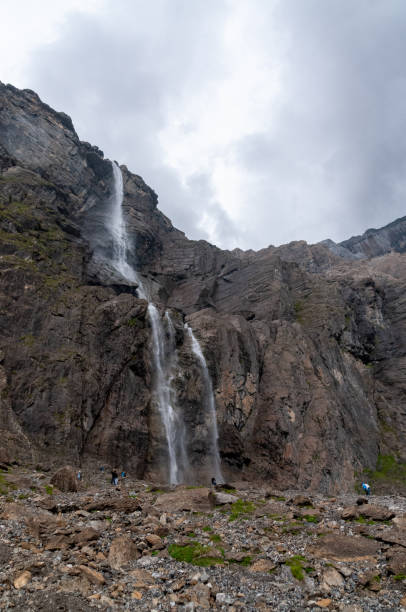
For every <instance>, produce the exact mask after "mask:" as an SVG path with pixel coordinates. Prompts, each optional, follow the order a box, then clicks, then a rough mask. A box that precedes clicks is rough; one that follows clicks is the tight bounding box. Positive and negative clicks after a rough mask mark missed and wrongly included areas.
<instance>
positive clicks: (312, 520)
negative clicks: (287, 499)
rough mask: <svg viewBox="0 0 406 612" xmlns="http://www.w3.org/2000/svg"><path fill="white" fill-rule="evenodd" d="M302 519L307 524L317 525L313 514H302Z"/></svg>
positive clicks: (316, 519)
mask: <svg viewBox="0 0 406 612" xmlns="http://www.w3.org/2000/svg"><path fill="white" fill-rule="evenodd" d="M303 519H304V520H305V521H307V522H308V523H318V522H319V519H318V517H317V516H316V515H315V514H304V515H303Z"/></svg>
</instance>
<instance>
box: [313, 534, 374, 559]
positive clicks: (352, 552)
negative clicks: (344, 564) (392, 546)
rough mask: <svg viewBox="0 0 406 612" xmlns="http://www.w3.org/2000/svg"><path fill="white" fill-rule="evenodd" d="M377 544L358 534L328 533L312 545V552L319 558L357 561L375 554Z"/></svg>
mask: <svg viewBox="0 0 406 612" xmlns="http://www.w3.org/2000/svg"><path fill="white" fill-rule="evenodd" d="M378 549H379V544H378V542H376V541H375V540H369V539H367V538H363V537H359V536H354V537H350V536H346V535H340V534H328V535H326V536H325V537H324V538H321V541H320V542H317V543H316V545H315V546H314V547H311V550H312V552H313V554H314V555H315V556H317V557H319V558H324V559H332V560H335V561H357V560H361V559H368V558H373V557H375V556H376V554H377V552H378Z"/></svg>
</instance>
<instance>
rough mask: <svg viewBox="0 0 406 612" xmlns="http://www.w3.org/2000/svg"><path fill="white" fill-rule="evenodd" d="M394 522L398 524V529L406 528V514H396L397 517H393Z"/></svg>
mask: <svg viewBox="0 0 406 612" xmlns="http://www.w3.org/2000/svg"><path fill="white" fill-rule="evenodd" d="M392 523H393V524H394V525H396V527H397V528H398V529H406V514H403V515H402V516H395V518H393V519H392Z"/></svg>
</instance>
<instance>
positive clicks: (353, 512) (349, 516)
mask: <svg viewBox="0 0 406 612" xmlns="http://www.w3.org/2000/svg"><path fill="white" fill-rule="evenodd" d="M358 511H359V508H358V507H357V506H348V508H344V510H343V511H342V512H341V518H342V519H344V521H351V520H353V519H355V518H358Z"/></svg>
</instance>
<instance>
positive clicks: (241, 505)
mask: <svg viewBox="0 0 406 612" xmlns="http://www.w3.org/2000/svg"><path fill="white" fill-rule="evenodd" d="M254 510H255V505H254V504H253V503H252V502H249V501H244V500H243V499H239V500H237V501H236V502H234V504H231V513H230V518H229V521H230V522H231V521H235V520H237V519H238V518H245V517H246V515H247V514H250V513H251V512H254Z"/></svg>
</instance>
